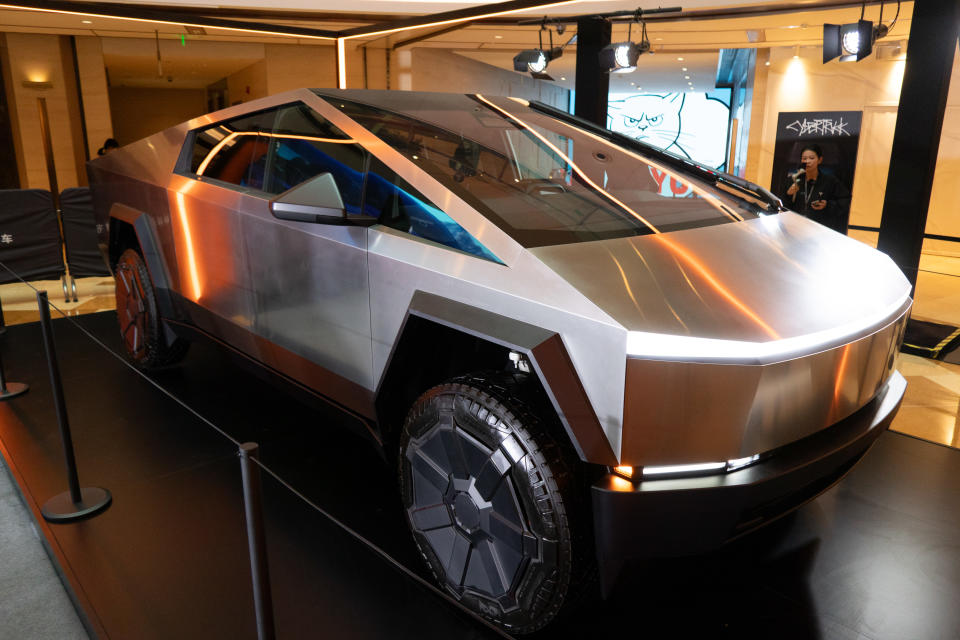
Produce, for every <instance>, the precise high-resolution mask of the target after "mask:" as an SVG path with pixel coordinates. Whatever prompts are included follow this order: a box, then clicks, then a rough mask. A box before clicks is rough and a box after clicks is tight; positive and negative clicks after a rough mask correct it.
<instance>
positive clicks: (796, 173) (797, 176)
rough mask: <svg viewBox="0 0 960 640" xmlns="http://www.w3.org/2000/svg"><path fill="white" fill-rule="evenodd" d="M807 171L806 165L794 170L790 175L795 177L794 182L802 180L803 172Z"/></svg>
mask: <svg viewBox="0 0 960 640" xmlns="http://www.w3.org/2000/svg"><path fill="white" fill-rule="evenodd" d="M806 172H807V168H806V167H805V166H804V167H800V168H799V169H797V170H796V171H794V172H793V173H791V174H790V176H791V177H792V178H793V181H794V182H800V178H801V177H802V176H803V174H805V173H806Z"/></svg>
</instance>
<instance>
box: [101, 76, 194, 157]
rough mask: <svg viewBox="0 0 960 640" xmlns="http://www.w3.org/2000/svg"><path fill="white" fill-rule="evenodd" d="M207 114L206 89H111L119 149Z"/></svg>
mask: <svg viewBox="0 0 960 640" xmlns="http://www.w3.org/2000/svg"><path fill="white" fill-rule="evenodd" d="M206 111H207V93H206V90H205V89H154V88H150V87H111V88H110V112H111V113H112V114H113V132H114V136H113V137H115V138H116V139H117V142H119V143H120V144H121V145H125V144H129V143H131V142H136V141H137V140H139V139H140V138H145V137H147V136H149V135H152V134H154V133H156V132H157V131H162V130H164V129H166V128H167V127H170V126H171V125H173V124H177V123H180V122H184V121H185V120H189V119H190V118H195V117H197V116H200V115H203V114H204V113H206ZM102 143H103V140H101V141H100V144H102Z"/></svg>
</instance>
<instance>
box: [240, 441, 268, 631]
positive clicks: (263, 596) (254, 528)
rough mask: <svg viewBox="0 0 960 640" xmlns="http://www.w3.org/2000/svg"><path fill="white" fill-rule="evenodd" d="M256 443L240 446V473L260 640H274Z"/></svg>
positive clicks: (257, 446)
mask: <svg viewBox="0 0 960 640" xmlns="http://www.w3.org/2000/svg"><path fill="white" fill-rule="evenodd" d="M259 448H260V447H259V445H257V443H255V442H245V443H243V444H242V445H240V471H241V475H242V477H243V508H244V513H245V515H246V518H247V544H248V546H249V548H250V575H251V577H252V579H253V606H254V611H255V612H256V615H257V638H258V640H274V638H275V637H276V630H275V629H274V624H273V596H272V595H271V592H270V569H269V566H268V565H267V542H266V536H265V535H264V526H263V499H262V492H261V488H260V468H259V467H258V466H257V464H256V462H254V461H255V460H256V459H257V451H258V450H259Z"/></svg>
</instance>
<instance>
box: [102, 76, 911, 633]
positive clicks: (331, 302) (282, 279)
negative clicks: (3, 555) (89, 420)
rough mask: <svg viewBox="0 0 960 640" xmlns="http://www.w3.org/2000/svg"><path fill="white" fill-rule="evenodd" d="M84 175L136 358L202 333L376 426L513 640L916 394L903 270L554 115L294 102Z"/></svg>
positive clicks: (413, 510)
mask: <svg viewBox="0 0 960 640" xmlns="http://www.w3.org/2000/svg"><path fill="white" fill-rule="evenodd" d="M90 175H91V182H92V185H93V189H94V197H95V202H96V207H97V215H98V217H99V221H100V222H107V221H109V231H104V232H103V235H102V236H101V238H100V239H101V242H102V243H103V245H104V248H105V250H106V251H107V252H108V255H109V260H110V264H111V265H112V266H113V268H114V270H115V273H116V279H117V311H118V315H119V320H120V329H121V334H122V337H123V341H124V344H125V346H126V350H127V352H128V353H129V356H130V358H131V359H132V360H133V361H134V362H136V363H138V364H139V365H140V366H141V367H144V368H149V367H156V366H162V365H167V364H170V363H172V362H174V361H176V360H177V359H179V358H180V357H182V356H183V355H184V353H185V351H186V344H187V343H186V342H184V339H185V338H186V337H188V336H196V335H198V334H201V335H202V334H206V335H208V336H212V337H214V338H216V339H217V340H218V341H219V342H221V343H225V344H226V345H228V346H229V347H230V348H232V349H233V350H235V351H237V352H240V353H241V354H243V355H244V356H246V357H247V358H249V359H251V360H252V361H255V362H256V363H259V364H260V365H262V366H263V367H264V368H265V369H267V370H269V371H270V372H272V373H274V374H276V375H278V376H280V377H282V378H284V379H286V380H288V381H290V382H293V383H295V384H296V385H297V386H299V387H301V388H303V387H306V388H308V389H310V390H312V392H314V393H316V394H318V395H321V396H322V397H324V398H326V399H327V400H329V401H330V402H333V403H335V404H336V405H338V406H340V407H341V408H343V409H345V410H346V411H349V412H350V413H352V414H353V415H355V416H359V417H360V418H362V420H363V422H364V423H365V424H366V425H367V429H368V435H369V436H371V437H372V439H373V440H375V441H376V443H377V444H378V446H380V447H382V448H383V449H384V450H385V451H386V452H387V453H388V454H389V459H392V460H397V463H398V471H399V484H400V494H401V496H402V500H403V504H404V507H405V509H406V514H407V521H408V524H409V526H410V529H411V531H412V532H413V537H414V539H415V541H416V544H417V545H418V547H419V549H420V551H421V553H422V555H423V558H424V560H425V562H426V564H427V566H428V567H429V569H430V571H431V572H432V573H433V575H434V576H435V577H436V580H437V582H438V583H439V584H441V585H442V586H443V587H444V588H445V589H446V590H447V591H448V592H449V593H450V594H451V595H452V596H453V597H454V598H457V599H458V600H460V601H461V602H463V603H464V604H465V605H467V606H468V607H471V608H472V609H474V610H475V611H477V612H479V613H480V614H482V615H484V616H486V617H488V618H490V619H491V620H494V621H496V622H497V623H498V624H500V625H502V626H504V627H506V628H509V629H511V630H512V631H514V632H520V633H522V632H529V631H533V630H535V629H537V628H539V627H541V626H543V625H544V624H546V623H547V622H549V621H550V620H551V619H552V618H553V617H554V616H555V615H556V614H557V613H558V611H560V610H561V609H562V607H563V605H564V603H565V602H566V601H569V600H570V599H571V594H572V591H573V590H574V589H575V588H579V586H580V585H581V584H583V583H585V582H588V581H587V580H586V579H585V578H586V576H588V575H591V574H592V569H593V568H594V567H598V568H599V576H600V585H601V587H602V589H604V590H609V589H610V588H611V587H612V585H613V583H614V582H615V580H616V578H617V575H618V573H619V572H620V570H621V568H622V567H623V566H624V563H625V561H626V560H628V559H630V558H634V557H649V556H654V555H672V554H684V553H692V552H698V551H703V550H706V549H708V548H711V547H715V546H717V545H719V544H721V543H723V542H725V541H727V540H730V539H732V538H734V537H736V536H739V535H741V534H743V533H745V532H747V531H750V530H752V529H754V528H756V527H758V526H760V525H761V524H763V523H765V522H769V521H770V520H771V519H773V518H776V517H777V516H780V515H782V514H784V513H786V512H788V511H790V510H792V509H794V508H795V507H797V506H799V505H800V504H802V503H804V502H805V501H807V500H809V499H811V498H813V497H814V496H816V495H818V494H819V493H820V492H822V491H824V490H825V489H826V488H827V487H829V486H831V484H833V483H834V482H836V481H837V480H838V479H839V478H840V477H842V476H843V474H844V473H846V472H847V471H848V470H849V469H850V468H851V466H852V465H853V464H854V463H855V462H856V461H857V460H858V459H859V458H860V457H861V456H862V455H863V454H864V452H865V451H866V450H867V449H868V448H869V446H870V445H871V444H872V443H873V441H874V440H875V439H876V438H877V436H878V435H879V434H880V433H881V432H882V431H883V430H884V429H886V427H887V426H888V424H889V423H890V421H891V419H892V418H893V416H894V414H895V413H896V410H897V408H898V406H899V403H900V401H901V398H902V397H903V392H904V388H905V382H904V379H903V378H902V377H901V376H900V375H899V374H898V373H897V372H896V371H895V368H894V362H895V358H896V354H897V351H898V347H899V345H900V343H901V341H902V338H903V330H904V323H905V321H906V317H907V313H908V312H909V310H910V305H911V299H910V296H909V294H910V286H909V284H908V283H907V281H906V279H905V278H904V277H903V276H902V274H901V273H900V272H899V271H898V270H897V268H896V267H895V266H894V265H893V263H892V262H891V261H890V260H889V259H888V258H887V257H886V256H884V255H882V254H880V253H878V252H876V251H874V250H873V249H871V248H869V247H867V246H865V245H863V244H860V243H858V242H856V241H853V240H850V239H848V238H846V237H844V236H841V235H838V234H836V233H834V232H832V231H829V230H827V229H826V228H824V227H821V226H819V225H817V224H816V223H813V222H811V221H809V220H807V219H805V218H803V217H800V216H798V215H796V214H794V213H791V212H788V211H783V210H782V209H781V206H780V202H779V200H777V199H776V198H774V197H773V196H771V195H770V194H769V193H767V192H766V191H764V190H763V189H760V188H759V187H756V186H755V185H752V184H750V183H747V182H744V181H742V180H739V179H737V178H734V177H732V176H728V175H725V174H717V173H715V172H712V171H708V170H705V169H702V168H700V167H698V166H697V165H694V164H692V163H689V162H686V161H683V160H680V159H678V158H676V157H674V156H671V155H668V154H664V153H662V152H659V151H656V150H654V149H651V148H649V147H646V146H643V145H642V144H639V143H637V142H635V141H632V140H629V139H626V138H623V137H620V136H618V135H616V134H613V133H610V132H609V131H606V130H604V129H602V128H599V127H594V126H593V125H590V124H588V123H585V122H582V121H579V120H576V119H574V118H572V117H571V116H569V115H567V114H564V113H562V112H559V111H556V110H554V109H551V108H549V107H546V106H544V105H539V104H536V103H527V102H526V101H523V100H515V99H509V98H500V97H490V96H483V95H452V94H451V95H447V94H426V93H415V92H380V91H335V90H315V91H309V90H299V91H292V92H289V93H284V94H281V95H277V96H274V97H271V98H266V99H263V100H256V101H253V102H249V103H247V104H243V105H239V106H235V107H231V108H229V109H225V110H223V111H219V112H217V113H214V114H211V115H207V116H203V117H200V118H196V119H194V120H191V121H190V122H187V123H185V124H182V125H180V126H178V127H174V128H171V129H168V130H166V131H163V132H161V133H158V134H156V135H153V136H151V137H149V138H146V139H144V140H141V141H140V142H137V143H134V144H131V145H128V146H126V147H124V148H122V149H120V150H119V151H116V152H114V153H112V154H110V155H109V156H106V157H104V158H102V159H98V160H95V161H93V162H92V163H91V165H90ZM677 192H692V196H690V197H683V198H679V197H674V196H673V194H674V193H677Z"/></svg>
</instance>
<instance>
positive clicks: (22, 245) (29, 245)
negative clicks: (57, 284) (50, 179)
mask: <svg viewBox="0 0 960 640" xmlns="http://www.w3.org/2000/svg"><path fill="white" fill-rule="evenodd" d="M0 262H2V263H3V264H5V265H6V266H7V267H9V268H10V269H12V270H13V271H14V272H15V273H16V274H17V275H19V276H20V277H21V278H23V279H24V280H53V279H56V278H59V277H60V276H61V275H62V274H63V272H64V266H63V256H62V254H61V252H60V229H59V225H57V212H56V211H55V210H54V208H53V198H52V197H51V196H50V192H49V191H47V190H45V189H0ZM16 281H17V278H16V277H14V276H13V275H11V274H10V272H9V271H7V270H6V269H4V268H2V267H0V284H4V283H7V282H16Z"/></svg>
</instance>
